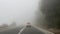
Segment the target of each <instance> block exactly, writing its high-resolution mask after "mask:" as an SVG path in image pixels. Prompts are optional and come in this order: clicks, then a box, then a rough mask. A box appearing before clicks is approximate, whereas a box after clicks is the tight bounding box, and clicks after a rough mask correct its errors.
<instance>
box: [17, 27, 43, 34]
mask: <svg viewBox="0 0 60 34" xmlns="http://www.w3.org/2000/svg"><path fill="white" fill-rule="evenodd" d="M18 34H44V33H43V32H42V31H40V30H38V29H36V28H34V27H26V28H25V29H24V30H23V31H22V32H20V33H18Z"/></svg>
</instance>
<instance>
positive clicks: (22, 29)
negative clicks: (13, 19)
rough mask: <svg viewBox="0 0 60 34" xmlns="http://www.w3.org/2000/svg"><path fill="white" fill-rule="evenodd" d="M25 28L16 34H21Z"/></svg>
mask: <svg viewBox="0 0 60 34" xmlns="http://www.w3.org/2000/svg"><path fill="white" fill-rule="evenodd" d="M25 28H26V27H24V28H23V29H21V30H20V32H19V33H18V34H21V33H22V32H23V30H24V29H25Z"/></svg>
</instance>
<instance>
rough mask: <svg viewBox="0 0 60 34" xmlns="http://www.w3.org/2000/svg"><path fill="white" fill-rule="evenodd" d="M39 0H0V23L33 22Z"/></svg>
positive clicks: (19, 23)
mask: <svg viewBox="0 0 60 34" xmlns="http://www.w3.org/2000/svg"><path fill="white" fill-rule="evenodd" d="M38 2H39V0H0V24H4V23H6V24H11V23H12V22H13V21H15V22H16V23H17V24H18V25H21V24H26V23H27V22H31V23H32V24H34V20H35V12H36V11H37V10H38Z"/></svg>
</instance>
